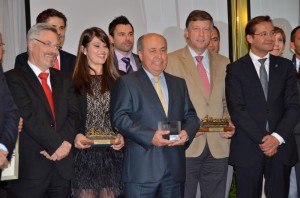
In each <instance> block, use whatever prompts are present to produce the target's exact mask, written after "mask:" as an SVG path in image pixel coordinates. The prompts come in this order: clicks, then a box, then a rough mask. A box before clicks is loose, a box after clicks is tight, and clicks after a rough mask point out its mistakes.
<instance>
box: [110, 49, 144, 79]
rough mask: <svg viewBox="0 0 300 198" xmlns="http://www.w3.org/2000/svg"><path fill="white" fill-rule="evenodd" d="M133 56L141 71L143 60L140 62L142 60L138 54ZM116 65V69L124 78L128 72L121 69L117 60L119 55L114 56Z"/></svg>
mask: <svg viewBox="0 0 300 198" xmlns="http://www.w3.org/2000/svg"><path fill="white" fill-rule="evenodd" d="M132 55H133V58H134V61H135V64H136V67H137V69H138V70H139V69H140V68H141V67H142V63H141V60H140V58H139V56H138V55H136V54H134V53H132ZM114 64H115V67H116V68H117V70H118V71H119V74H120V75H122V76H123V75H126V72H124V71H122V70H120V69H119V63H118V58H117V55H116V54H114Z"/></svg>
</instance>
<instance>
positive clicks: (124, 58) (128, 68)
mask: <svg viewBox="0 0 300 198" xmlns="http://www.w3.org/2000/svg"><path fill="white" fill-rule="evenodd" d="M121 60H122V61H123V62H124V63H125V64H126V73H127V74H129V73H131V72H133V70H132V66H131V65H130V58H128V57H123V58H122V59H121Z"/></svg>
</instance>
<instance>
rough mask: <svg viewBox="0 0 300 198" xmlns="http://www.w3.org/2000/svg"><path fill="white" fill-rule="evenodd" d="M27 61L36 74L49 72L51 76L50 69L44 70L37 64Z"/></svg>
mask: <svg viewBox="0 0 300 198" xmlns="http://www.w3.org/2000/svg"><path fill="white" fill-rule="evenodd" d="M27 63H28V65H29V67H30V68H31V69H32V71H33V72H34V74H35V75H36V76H39V74H40V73H42V72H43V73H48V74H49V76H50V71H49V69H47V70H46V71H42V70H40V68H38V67H37V66H36V65H34V64H32V63H31V62H30V61H29V60H28V61H27Z"/></svg>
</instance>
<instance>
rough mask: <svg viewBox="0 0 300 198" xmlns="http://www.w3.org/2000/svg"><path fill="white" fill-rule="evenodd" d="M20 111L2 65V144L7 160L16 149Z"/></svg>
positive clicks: (0, 89)
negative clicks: (6, 153)
mask: <svg viewBox="0 0 300 198" xmlns="http://www.w3.org/2000/svg"><path fill="white" fill-rule="evenodd" d="M18 122H19V111H18V108H17V106H16V105H15V102H14V100H13V98H12V96H11V93H10V90H9V89H8V86H7V84H6V79H5V76H4V75H3V71H2V65H1V64H0V143H1V144H3V145H4V146H5V147H6V148H7V150H8V156H7V158H8V159H10V158H11V154H12V152H13V150H14V148H15V144H16V140H17V136H18Z"/></svg>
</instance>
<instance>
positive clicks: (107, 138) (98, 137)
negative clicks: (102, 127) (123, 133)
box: [81, 129, 117, 146]
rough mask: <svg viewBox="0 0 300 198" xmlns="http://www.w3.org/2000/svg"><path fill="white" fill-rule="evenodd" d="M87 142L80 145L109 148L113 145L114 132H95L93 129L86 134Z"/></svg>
mask: <svg viewBox="0 0 300 198" xmlns="http://www.w3.org/2000/svg"><path fill="white" fill-rule="evenodd" d="M86 137H87V138H88V139H89V141H82V142H81V143H82V144H85V145H92V146H97V145H98V146H110V145H112V144H115V139H116V137H117V136H116V134H115V133H114V132H105V131H96V130H94V129H92V130H90V131H88V132H87V134H86Z"/></svg>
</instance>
